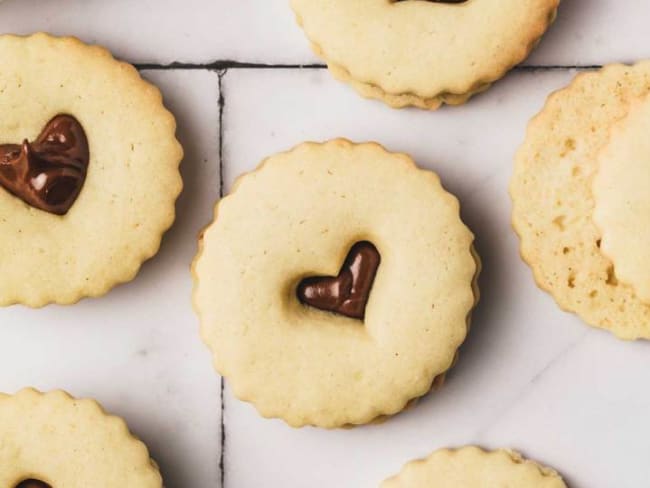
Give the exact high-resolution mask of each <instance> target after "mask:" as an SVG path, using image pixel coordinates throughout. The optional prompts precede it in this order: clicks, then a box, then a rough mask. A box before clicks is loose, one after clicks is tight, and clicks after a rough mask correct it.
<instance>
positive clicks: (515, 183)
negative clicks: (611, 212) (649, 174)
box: [510, 62, 650, 339]
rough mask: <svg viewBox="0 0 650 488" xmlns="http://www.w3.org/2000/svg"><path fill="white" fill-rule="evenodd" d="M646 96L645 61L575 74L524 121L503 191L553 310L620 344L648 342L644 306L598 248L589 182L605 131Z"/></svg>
mask: <svg viewBox="0 0 650 488" xmlns="http://www.w3.org/2000/svg"><path fill="white" fill-rule="evenodd" d="M648 93H650V62H643V63H639V64H637V65H634V66H624V65H610V66H607V67H605V68H603V69H602V70H599V71H596V72H589V73H582V74H580V75H578V76H577V77H576V79H575V80H574V81H573V83H571V85H570V86H569V87H567V88H565V89H562V90H560V91H558V92H556V93H554V94H553V95H551V96H550V97H549V99H548V101H547V103H546V105H545V107H544V109H543V110H542V112H541V113H540V114H539V115H537V116H536V117H535V118H534V119H533V120H532V121H531V123H530V125H529V127H528V132H527V135H526V140H525V142H524V144H523V146H522V147H521V148H520V150H519V152H518V154H517V157H516V163H515V172H514V176H513V178H512V182H511V186H510V193H511V196H512V200H513V225H514V228H515V230H516V231H517V234H519V236H520V239H521V254H522V256H523V258H524V260H525V261H526V262H527V263H528V264H529V265H530V266H531V268H532V270H533V273H534V276H535V280H536V281H537V283H538V285H539V286H540V287H541V288H543V289H544V290H546V291H548V292H550V293H551V294H552V295H553V297H554V298H555V300H556V301H557V302H558V303H559V304H560V306H561V307H562V308H563V309H564V310H567V311H571V312H575V313H577V314H578V315H579V316H580V317H582V318H583V319H584V320H585V321H586V322H587V323H589V324H591V325H594V326H596V327H601V328H604V329H607V330H610V331H612V332H613V333H614V334H616V335H617V336H618V337H620V338H623V339H638V338H650V306H648V305H647V304H646V303H644V302H643V301H642V300H640V299H639V297H638V296H637V295H636V294H635V292H634V289H633V288H632V287H631V286H628V285H626V284H625V283H622V282H621V281H620V280H619V279H618V277H617V273H616V269H615V266H614V263H612V261H611V260H610V259H609V258H608V257H607V256H606V254H605V253H604V252H603V251H602V250H601V232H600V230H599V229H598V227H596V224H595V223H594V219H593V217H594V207H595V202H594V197H593V192H592V182H593V178H594V176H595V175H596V173H597V171H598V155H599V154H600V153H601V151H602V150H603V149H604V148H605V146H606V145H607V142H608V141H609V138H610V131H611V128H612V126H613V125H614V124H615V123H616V122H617V121H619V120H620V119H622V118H624V117H625V116H626V115H627V114H628V112H629V109H630V104H631V103H633V102H634V101H635V100H637V99H639V98H640V97H645V96H647V95H648Z"/></svg>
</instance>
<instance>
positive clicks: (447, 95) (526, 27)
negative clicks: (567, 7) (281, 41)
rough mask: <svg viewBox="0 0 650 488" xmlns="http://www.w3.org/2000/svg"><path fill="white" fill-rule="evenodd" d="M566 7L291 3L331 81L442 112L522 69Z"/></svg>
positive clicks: (531, 1) (528, 2)
mask: <svg viewBox="0 0 650 488" xmlns="http://www.w3.org/2000/svg"><path fill="white" fill-rule="evenodd" d="M559 3H560V2H559V0H480V1H479V0H467V1H427V0H406V1H395V0H355V1H353V2H352V1H349V0H291V5H292V7H293V10H294V11H295V13H296V17H297V19H298V23H299V24H300V25H301V26H302V27H303V29H304V30H305V32H306V34H307V37H308V38H309V39H310V41H311V44H312V48H313V49H314V51H315V52H316V54H317V55H318V56H320V57H321V58H323V59H324V60H325V61H326V62H327V65H328V67H329V68H330V70H331V72H332V74H333V75H334V76H335V77H336V78H338V79H340V80H342V81H344V82H348V83H350V84H351V85H352V86H353V87H354V88H355V89H356V90H357V91H358V92H359V93H360V94H361V95H363V96H364V97H367V98H375V99H379V100H383V101H384V102H385V103H387V104H388V105H390V106H392V107H396V108H399V107H405V106H408V105H413V106H416V107H420V108H425V109H431V110H434V109H437V108H438V107H440V105H442V104H443V103H447V104H452V105H458V104H462V103H464V102H466V101H467V100H468V99H469V98H470V97H471V96H472V95H474V94H476V93H479V92H481V91H483V90H486V89H487V88H488V87H489V86H490V85H491V84H492V83H493V82H495V81H496V80H498V79H500V78H501V77H503V76H504V75H505V74H506V72H507V71H508V70H510V69H511V68H512V67H513V66H515V65H516V64H518V63H519V62H521V61H523V60H524V59H525V58H526V57H527V56H528V54H529V53H530V52H531V51H532V49H533V48H534V46H535V45H536V44H537V42H538V41H539V39H540V38H541V36H542V35H543V34H544V32H545V31H546V30H547V28H548V27H549V25H550V24H551V23H552V21H553V19H554V18H555V15H556V12H557V8H558V5H559Z"/></svg>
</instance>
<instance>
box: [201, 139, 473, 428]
mask: <svg viewBox="0 0 650 488" xmlns="http://www.w3.org/2000/svg"><path fill="white" fill-rule="evenodd" d="M215 219H216V220H215V222H214V223H213V224H212V225H211V226H210V227H208V228H207V229H206V230H205V232H204V234H203V236H202V239H201V244H200V251H199V255H198V256H197V259H196V260H195V263H194V268H193V273H194V277H195V289H194V303H195V308H196V310H197V313H198V315H199V317H200V319H201V331H202V336H203V338H204V341H205V342H206V344H207V345H208V346H209V347H210V348H211V349H212V351H213V354H214V362H215V366H216V368H217V369H218V371H219V372H220V373H221V374H222V375H223V376H225V377H226V378H227V379H228V380H229V382H230V385H231V386H232V388H233V390H234V392H235V394H236V396H237V397H238V398H240V399H242V400H245V401H249V402H252V403H253V404H254V405H255V406H256V407H257V409H258V410H259V411H260V413H261V414H262V415H263V416H265V417H280V418H283V419H284V420H285V421H286V422H287V423H289V424H290V425H293V426H303V425H316V426H321V427H327V428H334V427H341V426H345V425H354V424H364V423H368V422H371V421H373V420H375V419H377V418H379V417H382V416H387V415H392V414H395V413H397V412H399V411H401V410H403V409H404V408H405V406H406V405H407V404H409V403H410V402H411V401H412V400H414V399H416V398H418V397H420V396H422V395H425V394H426V393H427V392H428V391H430V389H431V388H432V384H433V383H434V382H435V381H436V379H437V380H438V381H439V380H440V378H441V377H442V376H443V375H444V373H445V372H446V371H447V370H448V369H449V368H450V367H451V365H452V363H453V361H454V358H455V357H456V353H457V350H458V347H459V346H460V344H461V343H462V342H463V341H464V339H465V336H466V334H467V326H468V320H469V314H470V312H471V310H472V308H473V306H474V305H475V302H476V300H477V292H476V291H475V290H474V284H475V278H476V275H477V273H478V264H477V259H476V258H475V256H474V255H473V251H472V242H473V235H472V233H471V232H470V231H469V230H468V229H467V227H466V226H465V225H464V224H463V223H462V221H461V219H460V215H459V205H458V201H457V200H456V198H455V197H453V196H452V195H450V194H449V193H447V192H446V191H445V190H444V189H443V188H442V186H441V185H440V182H439V179H438V177H437V176H436V175H435V174H434V173H432V172H430V171H424V170H420V169H418V168H417V167H416V166H415V164H414V163H413V161H412V160H411V159H410V158H409V157H408V156H406V155H401V154H391V153H388V152H387V151H386V150H385V149H383V148H382V147H381V146H379V145H377V144H373V143H370V144H358V145H357V144H352V143H350V142H349V141H345V140H340V139H339V140H335V141H330V142H327V143H324V144H316V143H305V144H302V145H300V146H298V147H296V148H295V149H293V150H292V151H290V152H287V153H283V154H279V155H276V156H273V157H271V158H269V159H267V160H266V161H265V162H264V163H263V164H262V165H261V166H260V167H259V168H258V169H257V170H255V171H253V172H252V173H249V174H247V175H245V176H243V177H241V178H240V179H239V180H238V181H237V184H236V185H235V187H234V189H233V191H232V194H231V195H230V196H228V197H226V198H224V199H223V200H222V201H221V202H220V203H219V205H218V206H217V209H216V217H215ZM368 242H369V243H372V245H374V249H375V250H376V254H373V252H371V251H368V248H367V243H368ZM359 243H361V245H362V248H363V249H362V250H361V251H360V254H359V253H356V254H355V249H357V244H359ZM363 243H366V244H363ZM364 246H365V247H364ZM346 255H347V259H346ZM364 256H365V257H364ZM344 262H345V264H344V265H343V267H341V263H344ZM348 264H349V265H350V266H349V268H348V267H347V266H348ZM357 265H358V267H357ZM373 266H374V268H373ZM370 268H372V270H371V271H372V272H367V270H368V269H370ZM364 269H365V270H366V272H364V271H363V270H364ZM355 270H356V271H355ZM359 270H361V271H359ZM337 273H339V274H338V275H337ZM355 273H356V274H357V276H356V278H355V277H354V275H355ZM364 273H365V274H364ZM310 277H317V278H316V281H318V282H319V283H320V284H318V283H315V282H314V281H313V279H314V278H310ZM327 277H331V278H327ZM334 277H336V278H334ZM346 277H349V278H350V280H351V281H350V282H348V283H347V285H346V283H345V279H343V278H346ZM373 277H374V278H373ZM336 280H338V281H336ZM319 286H320V288H319ZM346 287H348V288H347V289H348V290H351V291H350V295H349V299H347V300H345V301H343V300H340V301H337V303H336V304H335V305H332V306H329V307H325V306H324V307H323V308H321V309H318V302H319V301H320V302H327V300H324V299H323V296H324V295H323V293H322V292H323V290H324V289H325V288H327V290H329V291H328V293H329V292H332V290H335V291H337V293H338V292H339V291H340V290H342V289H346ZM310 288H311V291H312V292H313V293H311V294H310ZM360 290H361V291H360ZM364 290H365V293H366V294H365V297H364V299H365V301H363V302H362V303H361V306H359V304H360V302H359V300H357V299H358V298H359V296H360V295H362V294H363V293H364ZM346 293H347V292H345V291H341V292H340V293H338V294H337V296H338V297H343V298H346V297H348V295H347V294H346ZM333 294H334V292H332V293H330V296H329V298H331V295H333ZM325 295H327V294H325ZM299 297H300V298H299ZM326 298H327V297H326ZM330 301H331V300H330ZM321 305H327V303H321ZM330 305H331V303H330ZM335 306H336V307H338V308H334V307H335ZM346 314H349V315H347V316H346ZM351 317H356V318H351Z"/></svg>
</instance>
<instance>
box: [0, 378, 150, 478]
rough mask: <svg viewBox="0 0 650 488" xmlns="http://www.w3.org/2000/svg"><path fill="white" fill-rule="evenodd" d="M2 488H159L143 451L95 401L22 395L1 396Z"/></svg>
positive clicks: (33, 393)
mask: <svg viewBox="0 0 650 488" xmlns="http://www.w3.org/2000/svg"><path fill="white" fill-rule="evenodd" d="M0 486H2V487H3V488H59V487H61V488H87V487H89V486H92V487H96V488H115V487H118V486H119V487H133V488H161V487H162V479H161V476H160V473H159V472H158V468H157V467H156V464H155V463H154V462H153V461H152V460H151V459H150V457H149V452H148V451H147V448H146V447H145V445H144V444H143V443H142V442H140V441H139V440H137V439H136V438H135V437H133V435H132V434H131V433H130V432H129V430H128V428H127V426H126V424H125V423H124V421H123V420H122V419H119V418H117V417H112V416H110V415H108V414H106V412H104V411H103V410H102V408H101V407H100V406H99V405H98V404H97V403H96V402H95V401H93V400H78V399H75V398H72V397H71V396H69V395H68V394H67V393H64V392H61V391H56V392H51V393H40V392H38V391H36V390H32V389H27V390H23V391H21V392H19V393H17V394H16V395H13V396H10V395H3V394H0Z"/></svg>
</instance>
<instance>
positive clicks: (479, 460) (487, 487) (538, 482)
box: [381, 447, 566, 488]
mask: <svg viewBox="0 0 650 488" xmlns="http://www.w3.org/2000/svg"><path fill="white" fill-rule="evenodd" d="M433 486H435V487H436V488H506V487H513V488H515V487H516V488H566V484H564V481H562V478H561V477H560V475H558V474H557V473H556V472H555V471H554V470H552V469H550V468H546V467H544V466H540V465H539V464H537V463H535V462H533V461H528V460H525V459H524V458H523V457H522V456H521V455H520V454H518V453H516V452H513V451H508V450H504V449H501V450H498V451H492V452H486V451H483V450H482V449H479V448H478V447H464V448H461V449H442V450H440V451H436V452H434V453H433V454H431V456H429V457H428V458H427V459H422V460H419V461H413V462H410V463H408V464H407V465H406V466H404V468H403V469H402V472H401V473H400V474H398V475H397V476H395V477H393V478H391V479H389V480H386V481H384V483H382V485H381V488H430V487H433Z"/></svg>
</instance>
